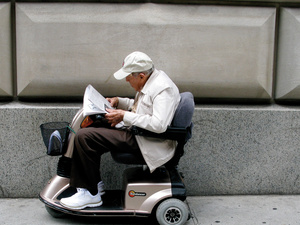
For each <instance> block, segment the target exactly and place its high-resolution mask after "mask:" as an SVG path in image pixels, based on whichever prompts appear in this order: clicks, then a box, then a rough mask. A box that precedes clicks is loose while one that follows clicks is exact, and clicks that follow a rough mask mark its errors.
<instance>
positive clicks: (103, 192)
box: [97, 181, 105, 195]
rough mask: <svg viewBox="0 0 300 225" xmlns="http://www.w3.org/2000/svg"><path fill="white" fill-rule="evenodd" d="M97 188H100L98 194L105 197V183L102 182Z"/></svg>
mask: <svg viewBox="0 0 300 225" xmlns="http://www.w3.org/2000/svg"><path fill="white" fill-rule="evenodd" d="M97 187H98V193H99V194H100V195H104V194H105V189H104V183H103V181H100V182H99V183H98V185H97Z"/></svg>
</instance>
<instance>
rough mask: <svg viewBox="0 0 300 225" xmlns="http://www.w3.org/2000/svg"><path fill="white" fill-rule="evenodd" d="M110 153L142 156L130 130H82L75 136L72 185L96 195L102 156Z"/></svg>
mask: <svg viewBox="0 0 300 225" xmlns="http://www.w3.org/2000/svg"><path fill="white" fill-rule="evenodd" d="M109 151H118V152H119V151H124V152H133V153H136V154H141V152H140V149H139V147H138V144H137V142H136V140H135V137H134V135H132V134H131V132H130V131H128V130H118V129H112V128H104V127H88V128H83V129H80V130H79V131H78V132H77V134H76V136H75V143H74V152H73V161H72V170H71V179H70V185H71V186H72V187H76V188H86V189H88V190H89V191H90V193H91V194H93V195H95V194H96V193H97V192H98V190H97V184H98V182H100V181H101V174H100V163H101V155H102V154H103V153H106V152H109Z"/></svg>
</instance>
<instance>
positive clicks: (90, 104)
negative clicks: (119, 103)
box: [83, 84, 124, 128]
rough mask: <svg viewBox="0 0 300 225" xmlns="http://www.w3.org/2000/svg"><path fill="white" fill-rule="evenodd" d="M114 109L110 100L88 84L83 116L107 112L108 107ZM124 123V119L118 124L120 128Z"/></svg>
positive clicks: (84, 98)
mask: <svg viewBox="0 0 300 225" xmlns="http://www.w3.org/2000/svg"><path fill="white" fill-rule="evenodd" d="M107 108H108V109H114V108H113V107H112V106H111V105H110V103H109V101H107V100H106V98H104V97H103V96H102V95H101V94H100V93H99V92H98V91H97V90H96V89H95V88H94V87H93V86H92V85H90V84H89V85H88V86H87V87H86V89H85V92H84V97H83V116H84V117H86V116H89V115H95V114H106V113H107V111H106V109H107ZM123 125H124V123H123V121H122V122H120V123H119V124H117V125H116V127H117V128H120V127H122V126H123Z"/></svg>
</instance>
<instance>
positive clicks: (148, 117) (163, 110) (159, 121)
mask: <svg viewBox="0 0 300 225" xmlns="http://www.w3.org/2000/svg"><path fill="white" fill-rule="evenodd" d="M175 96H176V95H175ZM178 98H179V99H180V96H179V94H178ZM178 98H176V97H174V92H173V90H172V88H167V89H165V90H163V91H161V92H160V93H159V94H157V95H156V96H155V97H154V98H153V99H151V101H150V100H149V99H150V97H148V98H147V95H146V96H144V98H143V100H142V101H141V102H140V103H139V104H141V105H140V106H138V111H141V110H142V112H141V113H139V112H137V113H132V112H126V113H125V115H124V119H123V121H124V123H125V125H127V126H132V125H134V126H138V127H141V128H143V129H146V130H149V131H151V132H155V133H163V132H165V131H166V129H167V127H168V125H170V124H171V121H172V119H173V116H174V113H175V109H176V107H177V105H178V102H179V99H178ZM145 99H146V100H145ZM147 111H148V113H145V112H147Z"/></svg>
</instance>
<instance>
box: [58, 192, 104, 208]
mask: <svg viewBox="0 0 300 225" xmlns="http://www.w3.org/2000/svg"><path fill="white" fill-rule="evenodd" d="M60 203H61V204H62V205H63V206H64V207H66V208H70V209H84V208H86V207H97V206H100V205H102V203H103V202H102V200H101V195H100V194H99V193H98V194H96V195H92V194H91V193H90V192H89V191H88V190H87V189H85V188H77V193H76V194H74V195H72V196H71V197H68V198H62V199H61V200H60Z"/></svg>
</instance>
